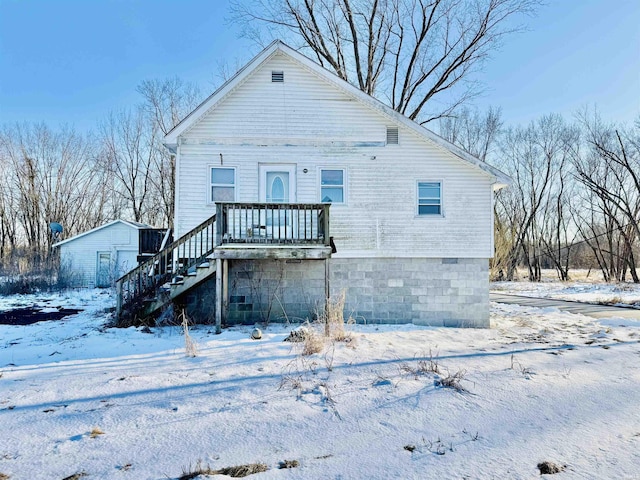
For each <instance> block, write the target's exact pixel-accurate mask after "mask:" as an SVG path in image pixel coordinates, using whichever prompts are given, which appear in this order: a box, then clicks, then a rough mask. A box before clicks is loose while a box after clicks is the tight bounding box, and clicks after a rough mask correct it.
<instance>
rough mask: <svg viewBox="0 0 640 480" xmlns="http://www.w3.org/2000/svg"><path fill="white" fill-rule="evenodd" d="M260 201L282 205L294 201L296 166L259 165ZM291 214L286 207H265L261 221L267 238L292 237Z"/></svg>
mask: <svg viewBox="0 0 640 480" xmlns="http://www.w3.org/2000/svg"><path fill="white" fill-rule="evenodd" d="M260 201H261V202H264V203H274V204H280V205H284V204H287V203H295V201H296V166H295V165H291V164H263V165H260ZM293 220H294V218H293V215H292V211H291V210H290V209H287V208H286V207H284V206H283V207H276V206H275V205H274V209H266V210H265V211H264V212H263V215H261V223H262V224H263V225H264V226H265V228H266V234H267V237H269V238H277V239H283V238H292V235H293V231H294V224H293Z"/></svg>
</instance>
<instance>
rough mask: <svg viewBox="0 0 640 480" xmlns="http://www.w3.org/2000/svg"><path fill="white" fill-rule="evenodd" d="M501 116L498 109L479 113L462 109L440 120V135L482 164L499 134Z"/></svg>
mask: <svg viewBox="0 0 640 480" xmlns="http://www.w3.org/2000/svg"><path fill="white" fill-rule="evenodd" d="M501 115H502V112H501V109H500V108H494V107H490V108H489V109H488V110H487V111H486V112H484V113H480V112H479V111H478V110H471V109H469V108H466V107H464V108H462V109H461V110H460V111H459V112H455V113H453V114H452V115H451V116H449V117H445V118H441V119H440V135H441V136H442V137H443V138H444V139H445V140H448V141H449V142H451V143H453V144H454V145H457V146H459V147H460V148H462V149H463V150H464V151H465V152H467V153H469V154H471V155H473V156H474V157H476V158H478V159H480V160H482V161H483V162H484V161H487V159H488V157H489V155H490V153H492V151H493V148H494V147H495V145H496V142H497V140H498V137H499V135H500V133H501V129H502V119H501V118H500V117H501Z"/></svg>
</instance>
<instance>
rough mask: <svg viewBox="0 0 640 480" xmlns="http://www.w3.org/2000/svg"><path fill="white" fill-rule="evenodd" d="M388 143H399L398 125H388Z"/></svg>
mask: <svg viewBox="0 0 640 480" xmlns="http://www.w3.org/2000/svg"><path fill="white" fill-rule="evenodd" d="M387 145H398V127H387Z"/></svg>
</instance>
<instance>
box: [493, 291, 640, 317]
mask: <svg viewBox="0 0 640 480" xmlns="http://www.w3.org/2000/svg"><path fill="white" fill-rule="evenodd" d="M489 299H490V300H491V301H492V302H497V303H508V304H512V305H522V306H526V307H536V308H548V307H552V308H557V309H558V310H562V311H565V312H569V313H577V314H581V315H587V316H589V317H593V318H633V319H637V320H640V310H638V309H635V308H628V307H616V306H613V305H596V304H592V303H582V302H571V301H567V300H557V299H552V298H535V297H525V296H523V295H507V294H504V293H496V292H491V293H490V294H489Z"/></svg>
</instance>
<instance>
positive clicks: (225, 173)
mask: <svg viewBox="0 0 640 480" xmlns="http://www.w3.org/2000/svg"><path fill="white" fill-rule="evenodd" d="M235 199H236V169H235V168H229V167H227V168H221V167H211V194H210V197H209V201H210V202H212V203H215V202H234V201H235Z"/></svg>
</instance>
